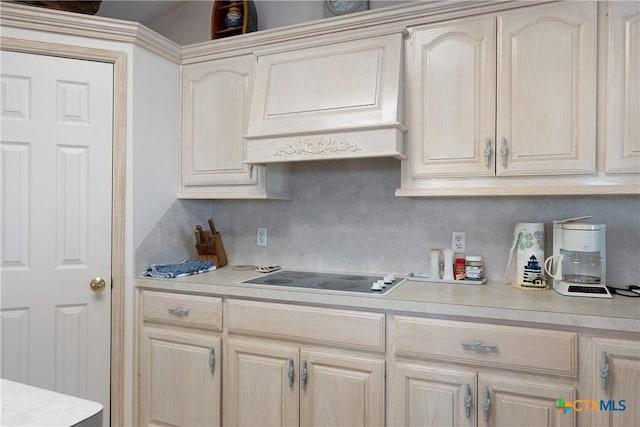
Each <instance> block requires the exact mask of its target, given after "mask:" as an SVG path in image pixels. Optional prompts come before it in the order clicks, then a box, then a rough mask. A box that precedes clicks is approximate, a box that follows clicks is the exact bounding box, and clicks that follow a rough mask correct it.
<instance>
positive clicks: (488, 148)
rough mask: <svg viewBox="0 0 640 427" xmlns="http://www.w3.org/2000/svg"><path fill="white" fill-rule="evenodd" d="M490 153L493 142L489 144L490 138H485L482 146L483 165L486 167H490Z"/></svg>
mask: <svg viewBox="0 0 640 427" xmlns="http://www.w3.org/2000/svg"><path fill="white" fill-rule="evenodd" d="M491 153H493V144H491V138H487V143H486V144H485V146H484V165H485V167H486V168H487V169H489V168H490V164H491Z"/></svg>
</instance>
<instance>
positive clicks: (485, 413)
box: [482, 387, 491, 423]
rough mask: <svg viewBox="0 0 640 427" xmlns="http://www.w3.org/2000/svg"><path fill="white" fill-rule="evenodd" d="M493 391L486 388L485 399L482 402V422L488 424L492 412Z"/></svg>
mask: <svg viewBox="0 0 640 427" xmlns="http://www.w3.org/2000/svg"><path fill="white" fill-rule="evenodd" d="M490 396H491V390H489V387H485V388H484V399H483V400H482V420H483V421H484V422H485V423H486V422H487V421H489V411H490V410H491V399H490Z"/></svg>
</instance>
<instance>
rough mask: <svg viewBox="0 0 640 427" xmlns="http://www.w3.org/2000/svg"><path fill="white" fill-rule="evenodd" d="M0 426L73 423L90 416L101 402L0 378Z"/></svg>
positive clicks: (40, 425) (96, 411) (41, 425)
mask: <svg viewBox="0 0 640 427" xmlns="http://www.w3.org/2000/svg"><path fill="white" fill-rule="evenodd" d="M0 402H1V403H0V404H1V405H2V406H1V407H2V411H1V416H0V425H2V426H39V427H47V426H52V427H53V426H55V427H60V426H73V425H76V424H78V423H81V422H82V421H84V420H86V419H88V418H91V417H93V416H94V415H96V414H98V413H99V412H101V411H102V410H103V409H104V408H103V406H102V405H101V404H99V403H97V402H93V401H90V400H85V399H80V398H78V397H74V396H68V395H66V394H62V393H57V392H55V391H50V390H45V389H42V388H38V387H33V386H30V385H26V384H21V383H17V382H14V381H10V380H6V379H4V378H0Z"/></svg>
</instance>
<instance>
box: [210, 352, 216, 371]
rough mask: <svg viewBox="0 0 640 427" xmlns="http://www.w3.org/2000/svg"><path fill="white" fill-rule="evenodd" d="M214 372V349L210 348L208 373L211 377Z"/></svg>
mask: <svg viewBox="0 0 640 427" xmlns="http://www.w3.org/2000/svg"><path fill="white" fill-rule="evenodd" d="M215 371H216V349H215V348H213V346H212V347H210V348H209V372H211V375H213V373H214V372H215Z"/></svg>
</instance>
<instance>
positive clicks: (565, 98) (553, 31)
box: [496, 2, 597, 175]
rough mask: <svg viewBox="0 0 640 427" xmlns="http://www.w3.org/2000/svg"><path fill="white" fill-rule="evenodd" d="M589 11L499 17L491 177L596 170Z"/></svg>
mask: <svg viewBox="0 0 640 427" xmlns="http://www.w3.org/2000/svg"><path fill="white" fill-rule="evenodd" d="M596 8H597V4H596V2H576V3H563V4H560V5H554V6H540V7H533V8H525V9H522V10H517V11H513V12H507V13H504V14H501V15H499V16H498V76H497V81H498V87H497V90H498V93H497V100H498V104H497V120H496V123H497V135H496V138H497V147H496V149H497V152H498V155H497V157H499V158H500V159H499V160H497V161H496V163H497V165H496V172H497V174H498V175H557V174H588V173H592V172H595V167H596V152H595V149H596V141H595V123H596V121H595V120H596V110H595V107H596V98H595V93H596V92H595V89H596V35H597V34H596V28H597V27H596V16H597V10H596Z"/></svg>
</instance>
